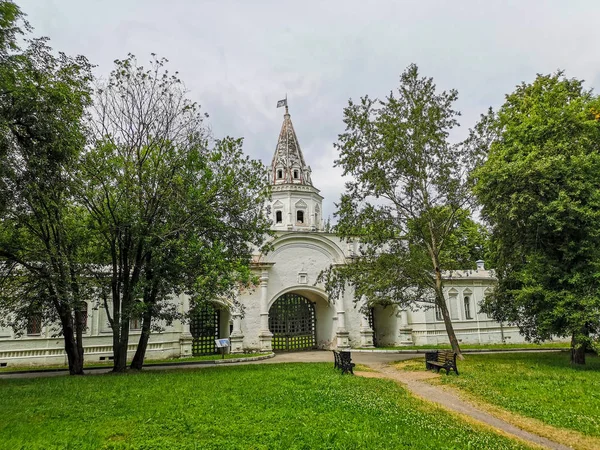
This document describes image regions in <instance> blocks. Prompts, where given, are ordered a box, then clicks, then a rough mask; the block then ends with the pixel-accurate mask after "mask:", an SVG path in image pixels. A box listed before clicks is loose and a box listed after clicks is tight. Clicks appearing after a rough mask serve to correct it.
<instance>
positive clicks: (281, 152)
mask: <svg viewBox="0 0 600 450" xmlns="http://www.w3.org/2000/svg"><path fill="white" fill-rule="evenodd" d="M271 172H272V182H273V184H303V185H307V186H312V181H311V180H310V167H308V166H307V165H306V163H305V162H304V155H303V154H302V150H301V149H300V144H299V143H298V137H297V136H296V132H295V131H294V126H293V125H292V119H291V118H290V113H289V110H288V105H287V96H286V100H285V114H284V115H283V124H282V125H281V131H280V132H279V140H278V141H277V147H276V148H275V154H274V155H273V161H272V163H271Z"/></svg>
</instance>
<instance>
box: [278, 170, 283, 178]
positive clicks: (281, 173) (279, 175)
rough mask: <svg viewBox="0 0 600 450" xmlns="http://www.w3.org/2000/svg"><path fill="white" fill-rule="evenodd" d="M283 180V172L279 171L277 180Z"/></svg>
mask: <svg viewBox="0 0 600 450" xmlns="http://www.w3.org/2000/svg"><path fill="white" fill-rule="evenodd" d="M282 178H283V170H281V169H278V170H277V179H278V180H281V179H282Z"/></svg>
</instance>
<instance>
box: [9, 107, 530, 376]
mask: <svg viewBox="0 0 600 450" xmlns="http://www.w3.org/2000/svg"><path fill="white" fill-rule="evenodd" d="M270 176H271V178H272V184H273V195H272V201H271V204H270V205H269V207H268V208H267V211H268V213H269V214H270V215H271V217H272V220H273V230H275V232H276V233H275V234H276V236H275V238H274V241H273V250H272V251H271V252H269V253H268V254H266V255H259V254H257V255H255V261H254V263H253V265H254V268H255V270H256V271H257V274H258V275H259V276H260V285H259V286H257V288H256V289H254V290H252V291H251V292H245V293H242V294H241V296H240V298H239V300H240V303H241V304H242V305H243V307H242V308H241V310H233V311H229V310H228V309H227V308H225V307H222V305H219V303H218V302H215V304H214V305H213V306H212V307H211V306H208V307H206V308H203V309H202V310H199V311H197V314H196V315H195V318H194V319H193V320H192V321H191V323H190V324H181V323H176V324H174V325H173V326H171V327H166V329H165V331H164V332H162V333H155V334H153V335H152V336H151V339H150V343H149V345H148V351H147V357H148V358H166V357H177V356H189V355H192V354H202V353H212V352H214V351H215V347H214V339H215V338H217V337H220V338H226V337H229V338H230V340H231V351H232V352H245V351H270V350H275V351H285V350H304V349H313V348H321V349H330V348H349V347H352V348H354V347H373V346H374V345H378V346H397V345H428V344H438V343H443V342H447V341H448V339H447V336H446V331H445V328H444V323H443V321H442V320H441V317H439V316H438V315H436V311H435V309H433V308H430V309H426V310H417V311H410V310H408V311H398V310H397V309H396V308H394V307H387V308H381V307H376V308H373V309H372V310H371V313H370V314H369V315H368V316H364V315H363V314H361V313H360V311H359V310H360V306H361V305H360V303H359V302H355V299H354V298H353V295H352V292H351V290H347V291H346V293H345V294H344V297H343V298H341V299H339V300H338V301H336V302H330V301H329V300H328V297H327V294H326V293H325V290H324V289H323V286H321V285H318V284H315V282H316V279H317V276H318V274H319V273H320V272H321V270H323V269H326V268H327V267H329V266H330V265H331V264H344V263H345V261H346V259H347V258H349V257H351V256H352V255H353V253H354V244H348V243H346V242H344V241H342V240H340V239H339V238H338V237H337V236H335V235H334V234H331V233H327V232H325V231H324V229H323V218H322V211H323V209H322V200H323V197H321V195H319V190H318V189H317V188H316V187H315V186H314V185H313V183H312V180H311V170H310V167H309V166H308V165H307V164H306V162H305V160H304V156H303V154H302V151H301V149H300V145H299V143H298V138H297V136H296V133H295V131H294V128H293V125H292V121H291V118H290V115H289V113H288V111H287V107H286V112H285V115H284V119H283V125H282V127H281V132H280V134H279V140H278V142H277V147H276V149H275V155H274V156H273V161H272V163H271V167H270ZM478 266H479V267H478V269H477V270H473V271H454V272H452V273H448V274H446V275H447V276H446V287H445V290H446V298H447V301H448V307H449V310H450V314H451V317H452V319H453V322H454V327H455V331H456V335H457V337H458V339H459V341H462V342H464V343H489V342H496V343H499V342H503V341H508V342H522V341H523V338H522V337H521V336H520V335H519V333H518V330H517V329H516V328H515V327H507V326H502V324H499V323H497V322H494V321H492V320H490V319H489V318H488V317H487V316H486V315H485V314H480V313H479V312H478V311H479V307H478V304H479V302H480V301H481V300H482V299H483V298H484V296H485V295H486V294H487V293H488V292H490V290H491V289H492V287H493V284H494V282H495V278H494V277H493V274H492V273H491V272H490V271H487V270H485V269H484V268H483V263H482V262H478ZM173 301H176V302H178V303H179V305H180V308H181V311H187V309H188V308H189V301H188V299H187V298H186V297H185V296H180V297H177V298H174V299H173ZM92 306H93V305H90V307H88V319H87V327H88V328H87V334H86V336H85V339H84V348H85V358H86V361H88V362H89V361H95V360H106V359H110V357H111V355H112V347H111V345H112V339H111V330H110V327H109V325H108V320H107V317H106V313H105V311H104V310H103V308H98V309H93V308H92ZM131 328H132V332H131V337H130V348H129V349H130V351H131V356H133V352H135V348H136V345H137V340H138V336H139V332H140V331H139V323H138V322H137V321H132V323H131ZM55 332H56V330H55V329H53V327H52V326H51V325H46V326H44V325H43V324H40V323H36V322H35V320H33V321H32V322H31V323H30V326H29V327H28V330H27V333H25V334H24V335H23V336H21V337H15V335H14V333H13V332H12V330H10V329H2V328H0V365H12V364H24V363H30V364H48V363H64V362H66V355H65V353H64V351H63V341H62V339H60V338H56V337H52V336H53V334H55Z"/></svg>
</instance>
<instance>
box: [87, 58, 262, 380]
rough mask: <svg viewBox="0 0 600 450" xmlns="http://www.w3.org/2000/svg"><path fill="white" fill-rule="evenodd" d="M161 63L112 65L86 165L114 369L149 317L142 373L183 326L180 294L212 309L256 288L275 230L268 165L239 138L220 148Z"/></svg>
mask: <svg viewBox="0 0 600 450" xmlns="http://www.w3.org/2000/svg"><path fill="white" fill-rule="evenodd" d="M165 63H166V60H159V59H156V58H155V59H153V61H152V63H151V68H150V69H149V70H146V69H144V68H143V67H142V66H139V65H138V64H137V62H136V60H135V58H134V57H133V56H132V55H129V57H128V58H127V59H125V60H122V61H119V60H117V61H116V63H115V64H116V67H115V69H114V70H113V71H112V73H111V76H110V79H109V80H108V82H107V83H104V84H103V85H102V86H100V87H99V89H98V91H97V95H96V99H95V103H94V111H93V114H92V117H91V127H92V129H93V136H94V137H93V140H94V145H93V148H92V149H91V150H90V151H89V153H88V154H87V155H86V158H85V161H84V163H83V166H82V174H81V176H82V178H83V179H84V180H85V185H86V189H84V190H83V191H82V192H81V201H82V202H83V203H84V204H85V205H86V206H87V208H88V210H89V212H90V214H91V216H92V218H93V222H92V225H91V226H92V229H93V230H94V233H96V234H97V236H99V242H100V243H99V247H98V248H99V254H98V259H97V260H98V261H102V262H103V263H104V264H105V265H106V267H108V268H109V269H108V272H109V274H100V276H99V277H98V279H99V281H100V283H101V284H102V282H103V281H102V280H104V281H107V282H108V285H106V286H105V289H101V292H102V297H103V302H104V307H105V308H106V310H107V312H108V320H109V323H110V325H111V328H112V332H113V351H114V368H113V370H114V371H123V370H125V369H126V364H127V362H126V358H127V348H128V342H129V327H130V320H131V319H132V318H133V317H136V316H137V317H139V316H141V318H142V334H141V337H140V341H139V343H138V348H137V352H136V355H135V357H134V360H133V363H132V367H133V368H137V369H139V368H141V367H142V364H143V359H144V355H145V351H146V346H147V343H148V338H149V336H150V333H151V331H152V329H153V327H157V326H159V325H160V321H162V322H163V323H164V322H167V323H169V322H170V321H172V320H173V319H175V318H181V317H180V315H178V314H177V310H176V309H175V305H174V304H173V302H171V301H169V300H170V299H171V297H172V295H173V294H179V293H186V294H187V295H191V296H192V300H193V301H196V300H201V299H205V300H210V299H214V298H216V297H218V296H226V295H230V294H231V292H232V290H233V289H234V288H235V287H236V286H237V285H238V283H248V282H251V281H252V276H251V272H250V270H249V263H250V259H251V252H252V249H253V248H254V246H260V245H261V244H262V242H263V239H264V237H265V236H266V233H267V229H268V224H267V222H266V220H265V218H264V217H263V215H262V213H261V208H262V205H263V202H264V200H265V199H266V196H267V195H268V190H267V186H266V177H265V176H264V173H265V172H264V167H263V166H262V164H260V163H259V162H257V161H254V160H250V159H249V158H248V157H245V156H243V153H242V141H241V140H239V139H238V140H236V139H232V138H226V139H222V140H217V141H212V139H211V137H210V136H209V133H208V131H207V128H206V127H205V125H204V122H203V119H204V115H203V114H201V112H200V110H199V107H198V105H197V104H195V103H193V102H191V101H189V100H188V99H187V98H186V91H185V89H184V87H183V84H182V82H181V81H180V80H179V79H178V78H177V74H175V75H170V74H169V73H168V71H167V70H165V69H164V64H165ZM100 272H102V271H99V273H100Z"/></svg>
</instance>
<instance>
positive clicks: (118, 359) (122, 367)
mask: <svg viewBox="0 0 600 450" xmlns="http://www.w3.org/2000/svg"><path fill="white" fill-rule="evenodd" d="M119 327H120V329H119V337H118V338H117V339H113V355H114V361H113V370H112V371H113V372H125V371H127V347H128V346H129V321H128V320H126V321H124V320H123V319H121V320H119Z"/></svg>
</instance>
